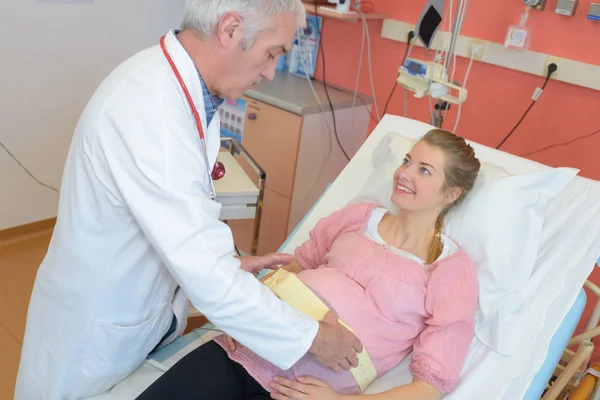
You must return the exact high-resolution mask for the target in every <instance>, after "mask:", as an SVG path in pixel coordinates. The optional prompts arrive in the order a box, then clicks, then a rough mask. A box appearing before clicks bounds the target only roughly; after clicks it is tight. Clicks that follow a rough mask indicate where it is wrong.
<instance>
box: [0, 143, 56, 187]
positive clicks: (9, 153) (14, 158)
mask: <svg viewBox="0 0 600 400" xmlns="http://www.w3.org/2000/svg"><path fill="white" fill-rule="evenodd" d="M0 146H1V147H2V148H3V149H4V151H6V153H7V154H8V155H9V156H10V157H11V158H12V159H13V160H15V162H16V163H17V164H18V165H19V167H21V168H22V169H23V171H25V172H26V173H27V175H29V176H30V177H31V178H32V179H33V180H34V181H36V182H37V183H38V184H40V185H41V186H44V187H45V188H47V189H50V190H52V191H53V192H56V193H60V191H59V190H58V189H56V188H55V187H52V186H50V185H48V184H46V183H44V182H42V181H40V180H39V179H38V178H36V177H35V175H33V174H32V173H31V171H29V170H28V169H27V168H26V167H25V166H24V165H23V164H22V163H21V161H19V159H18V158H17V157H16V156H15V155H14V154H13V153H11V151H10V150H8V149H7V148H6V146H5V145H4V143H2V142H1V141H0Z"/></svg>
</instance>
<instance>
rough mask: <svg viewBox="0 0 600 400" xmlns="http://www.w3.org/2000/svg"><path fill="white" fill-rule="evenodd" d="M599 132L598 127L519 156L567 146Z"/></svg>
mask: <svg viewBox="0 0 600 400" xmlns="http://www.w3.org/2000/svg"><path fill="white" fill-rule="evenodd" d="M599 133H600V129H598V130H597V131H594V132H592V133H590V134H589V135H585V136H580V137H578V138H575V139H572V140H569V141H568V142H562V143H555V144H551V145H550V146H546V147H542V148H541V149H537V150H534V151H530V152H529V153H525V154H521V155H520V157H527V156H530V155H532V154H536V153H539V152H541V151H544V150H548V149H552V148H554V147H561V146H567V145H569V144H572V143H575V142H578V141H580V140H583V139H588V138H591V137H592V136H596V135H597V134H599Z"/></svg>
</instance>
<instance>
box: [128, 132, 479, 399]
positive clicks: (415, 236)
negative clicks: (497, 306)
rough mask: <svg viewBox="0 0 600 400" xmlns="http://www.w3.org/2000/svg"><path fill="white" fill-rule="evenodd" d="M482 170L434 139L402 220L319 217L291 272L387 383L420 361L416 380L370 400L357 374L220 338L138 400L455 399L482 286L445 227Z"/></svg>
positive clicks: (418, 167) (470, 156)
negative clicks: (397, 370)
mask: <svg viewBox="0 0 600 400" xmlns="http://www.w3.org/2000/svg"><path fill="white" fill-rule="evenodd" d="M479 168H480V163H479V161H478V160H477V158H476V157H475V153H474V151H473V149H472V148H471V146H469V145H468V144H467V143H466V142H465V141H464V139H462V138H460V137H458V136H456V135H454V134H452V133H449V132H446V131H443V130H433V131H430V132H429V133H427V134H426V135H425V136H424V137H423V138H422V139H421V140H420V141H419V142H418V143H417V144H416V145H415V146H414V148H413V149H412V150H411V151H410V153H409V154H407V155H406V157H405V159H404V161H403V163H402V165H400V166H399V168H398V169H397V171H396V172H395V174H394V183H393V185H394V187H393V194H392V201H393V203H394V204H395V205H396V206H397V207H398V209H399V212H398V213H397V214H396V215H393V214H391V213H390V212H389V211H388V210H386V209H383V208H380V207H377V206H376V205H374V204H352V205H349V206H347V207H345V208H343V209H341V210H339V211H337V212H335V213H334V214H332V215H330V216H328V217H326V218H323V219H322V220H320V221H319V223H317V225H316V226H315V228H314V229H313V230H312V232H311V234H310V239H309V240H308V241H306V242H305V243H304V244H303V245H302V246H300V247H299V248H298V249H297V250H296V252H295V256H296V258H297V261H296V262H295V263H293V264H292V265H290V266H289V267H286V269H287V270H288V271H290V272H293V273H295V274H297V277H298V278H299V279H300V281H302V282H303V283H304V284H305V285H306V286H307V287H308V288H310V290H311V291H312V292H313V293H314V294H315V295H316V296H318V297H319V298H320V299H321V300H322V301H323V302H324V303H325V304H326V305H327V306H328V307H329V309H330V310H332V311H334V312H335V313H336V314H337V316H338V317H339V318H340V320H342V321H343V322H344V323H346V324H347V325H348V326H350V327H351V328H352V330H353V331H354V332H355V333H356V335H357V336H358V338H359V339H360V340H361V342H362V344H363V346H364V349H365V351H366V352H367V354H368V355H369V357H370V359H371V360H372V362H373V365H374V366H375V369H376V370H377V375H378V376H381V375H382V374H384V373H385V372H387V371H389V370H390V369H391V368H393V367H394V366H396V365H397V364H399V363H400V362H402V360H404V359H405V358H406V357H407V356H408V355H409V354H410V353H411V352H412V362H411V364H410V370H411V372H412V374H413V377H414V379H413V381H412V383H410V384H407V385H404V386H398V387H396V388H394V389H391V390H389V391H387V392H385V393H381V394H378V395H363V394H361V391H360V388H359V386H358V383H357V381H356V379H355V378H354V376H353V375H352V373H351V372H350V371H342V370H340V371H333V370H330V369H327V368H325V367H323V366H322V365H320V364H319V363H318V362H316V361H315V360H314V359H313V358H312V356H310V355H307V356H305V357H303V358H302V359H300V361H298V362H297V363H296V364H295V365H294V366H293V367H292V368H291V369H289V370H287V371H282V370H280V369H278V368H277V367H275V366H274V365H272V364H270V363H268V362H267V361H265V360H262V359H261V358H260V357H258V356H257V355H255V354H254V353H252V352H251V351H250V350H248V349H247V348H245V347H244V346H243V345H242V344H240V343H236V342H234V341H233V340H232V339H231V338H228V337H226V336H225V335H222V336H220V337H217V338H216V339H215V340H214V341H213V342H209V343H207V344H205V345H203V346H201V347H200V348H198V349H196V350H195V351H194V352H192V353H190V354H189V355H188V356H186V357H185V358H184V359H183V360H182V361H180V362H179V363H178V364H176V365H175V366H174V367H173V368H171V369H170V370H169V371H168V372H166V373H165V374H164V375H163V376H162V377H161V378H160V379H159V380H157V381H156V382H155V383H154V384H153V385H151V386H150V387H149V388H148V389H147V390H146V391H145V392H144V393H143V394H142V395H141V396H140V397H139V399H141V400H149V399H167V398H169V399H219V400H229V399H231V400H234V399H240V400H244V399H248V400H259V399H269V398H275V399H298V400H328V399H346V398H354V397H363V396H364V397H366V398H368V399H374V400H387V399H390V400H391V399H393V400H404V399H406V400H430V399H431V400H436V399H438V398H440V397H441V396H442V394H444V393H449V392H451V391H452V390H453V389H454V388H455V386H456V385H457V383H458V381H459V379H460V371H461V369H462V366H463V363H464V360H465V357H466V353H467V350H468V348H469V345H470V343H471V341H472V339H473V334H474V319H475V309H476V306H477V299H478V281H477V274H476V271H475V268H474V265H473V263H472V262H471V260H470V258H469V256H468V255H467V254H466V253H465V252H464V250H463V249H462V248H460V247H459V246H458V245H457V244H456V243H455V242H454V241H452V239H451V238H449V237H447V236H446V235H444V234H443V233H442V227H443V221H444V216H445V214H446V213H447V212H448V210H449V209H450V208H451V207H453V206H455V205H457V204H459V203H460V202H461V201H462V200H463V199H464V198H465V196H467V194H468V193H469V191H470V190H471V189H472V187H473V184H474V182H475V179H476V177H477V174H478V172H479ZM290 329H294V327H293V326H291V327H290ZM273 346H277V343H273ZM307 377H308V378H307Z"/></svg>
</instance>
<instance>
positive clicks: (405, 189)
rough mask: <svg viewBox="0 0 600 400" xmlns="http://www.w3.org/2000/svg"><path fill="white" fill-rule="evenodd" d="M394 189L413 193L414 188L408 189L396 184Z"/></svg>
mask: <svg viewBox="0 0 600 400" xmlns="http://www.w3.org/2000/svg"><path fill="white" fill-rule="evenodd" d="M396 190H397V191H399V192H403V193H408V194H415V191H414V190H410V189H409V188H407V187H406V186H402V185H398V186H396Z"/></svg>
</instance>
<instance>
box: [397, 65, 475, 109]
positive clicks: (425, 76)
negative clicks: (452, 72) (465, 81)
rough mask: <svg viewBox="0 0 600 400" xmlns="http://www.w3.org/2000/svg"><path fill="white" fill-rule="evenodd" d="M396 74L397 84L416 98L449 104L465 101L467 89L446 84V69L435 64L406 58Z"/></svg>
mask: <svg viewBox="0 0 600 400" xmlns="http://www.w3.org/2000/svg"><path fill="white" fill-rule="evenodd" d="M398 72H399V73H398V84H399V85H400V86H402V87H403V88H405V89H407V90H409V91H411V92H414V93H415V97H416V98H422V97H424V96H426V95H427V96H431V97H433V98H435V99H439V100H442V101H446V102H448V103H451V104H461V103H464V102H465V100H466V99H467V89H465V88H463V87H461V86H458V85H455V84H454V83H451V82H448V74H447V71H446V68H445V67H444V66H443V65H441V64H438V63H436V62H427V61H421V60H417V59H414V58H407V59H406V61H405V62H404V64H402V66H401V67H400V69H399V71H398Z"/></svg>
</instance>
